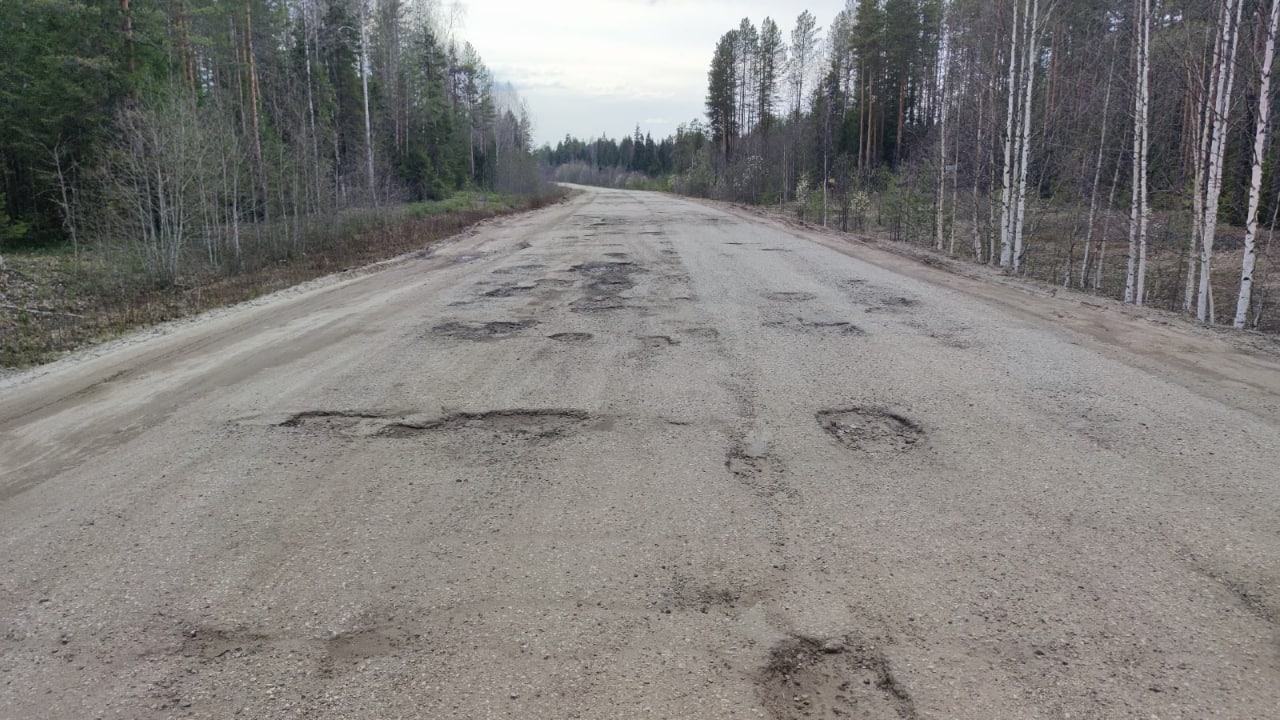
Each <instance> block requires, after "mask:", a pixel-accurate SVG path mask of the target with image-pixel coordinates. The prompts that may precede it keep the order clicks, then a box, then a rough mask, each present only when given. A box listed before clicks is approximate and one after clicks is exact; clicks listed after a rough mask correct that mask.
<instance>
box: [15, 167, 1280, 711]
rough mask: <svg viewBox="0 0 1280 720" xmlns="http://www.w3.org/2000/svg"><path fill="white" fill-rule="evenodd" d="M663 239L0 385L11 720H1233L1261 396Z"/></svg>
mask: <svg viewBox="0 0 1280 720" xmlns="http://www.w3.org/2000/svg"><path fill="white" fill-rule="evenodd" d="M1084 299H1085V298H1084V296H1071V297H1051V296H1049V294H1048V293H1045V292H1042V291H1038V290H1036V289H1035V288H1029V287H1024V286H1020V285H1015V284H1011V283H1009V282H1005V281H998V280H996V279H992V280H988V281H981V280H979V279H975V278H973V277H966V276H963V275H960V274H955V273H947V272H945V271H943V270H940V269H937V268H933V267H926V266H924V265H920V264H917V263H915V262H913V261H910V260H907V259H904V258H902V257H900V256H897V255H893V254H890V253H887V252H885V251H882V250H878V249H876V248H875V247H874V246H870V245H866V244H863V243H858V242H854V241H850V240H847V239H841V238H838V237H836V236H834V235H827V234H821V233H818V232H810V231H807V230H804V229H801V228H795V227H791V226H788V225H784V224H781V223H779V222H776V221H768V220H763V219H759V218H753V217H751V216H749V215H746V214H738V213H737V212H736V211H735V212H728V211H724V210H720V209H715V208H712V207H708V206H705V205H700V204H696V203H691V202H684V201H681V200H677V199H673V198H669V197H664V196H660V195H654V194H645V193H630V192H617V191H595V190H592V191H587V192H583V193H581V194H579V195H577V196H576V197H574V198H573V199H572V200H570V201H568V202H566V203H563V204H561V205H558V206H554V207H551V208H548V209H544V210H541V211H538V212H536V213H532V214H529V215H526V216H522V217H520V218H515V219H506V220H502V221H498V222H494V223H490V224H488V225H486V226H484V227H482V228H480V229H479V231H477V232H474V233H471V234H468V235H465V236H463V237H460V238H457V239H455V240H453V241H450V242H449V243H446V244H444V245H442V246H440V247H439V248H437V249H436V251H435V252H433V253H431V254H430V255H429V256H425V257H413V258H404V259H401V260H399V261H397V262H394V263H390V264H388V265H386V266H384V267H382V268H381V269H378V270H376V271H371V272H366V273H364V274H358V275H355V276H348V277H338V278H332V279H329V280H327V281H324V282H321V283H318V284H315V285H313V286H311V287H308V288H303V289H298V290H293V291H286V292H284V293H280V294H277V295H276V296H273V297H271V298H267V299H265V300H262V301H258V302H254V303H250V304H247V305H245V306H242V307H239V308H234V309H231V310H227V311H223V312H219V313H214V314H212V315H209V316H206V317H203V318H200V319H198V320H196V321H192V322H186V323H180V324H177V325H174V326H171V327H168V328H165V329H163V330H157V331H151V332H148V333H143V334H141V335H138V336H135V337H133V338H131V339H128V340H125V341H121V342H117V343H114V344H112V345H109V346H106V347H103V348H99V349H95V350H93V351H90V352H87V353H84V354H82V355H80V356H78V357H75V358H69V359H67V360H65V361H62V362H59V363H55V364H54V365H52V366H49V367H46V368H41V369H37V370H35V371H32V372H28V373H26V374H23V375H15V376H10V377H9V378H7V379H4V380H0V717H3V718H15V719H16V718H24V719H40V718H108V719H111V718H121V719H123V718H142V719H150V718H228V717H233V716H235V717H243V718H308V719H312V718H319V719H335V720H336V719H338V718H345V719H351V718H376V719H383V718H530V719H532V718H547V719H553V718H554V719H557V720H559V719H563V718H700V719H711V718H783V719H785V718H818V717H825V718H835V717H841V718H939V719H942V718H1067V717H1072V718H1129V717H1135V718H1136V717H1141V718H1203V717H1210V716H1212V717H1221V718H1266V717H1275V713H1276V709H1277V708H1280V627H1278V625H1277V623H1278V622H1280V564H1278V563H1277V558H1280V534H1277V526H1278V523H1277V521H1278V519H1280V482H1278V481H1277V480H1278V478H1280V475H1278V472H1280V471H1278V470H1277V464H1276V463H1277V457H1278V455H1277V448H1280V431H1278V429H1277V426H1278V418H1280V409H1278V408H1280V402H1278V400H1280V398H1278V397H1277V395H1278V394H1280V366H1278V365H1277V363H1276V360H1275V358H1274V357H1272V356H1269V355H1266V354H1265V353H1263V352H1261V351H1258V352H1254V351H1249V350H1246V349H1241V348H1239V347H1237V345H1236V344H1235V342H1236V341H1234V340H1232V336H1226V335H1219V334H1214V333H1211V332H1208V331H1202V330H1197V329H1195V328H1192V327H1181V326H1178V325H1176V324H1174V325H1170V324H1168V323H1164V324H1159V323H1157V322H1152V318H1151V317H1148V316H1143V315H1140V314H1134V313H1129V312H1128V311H1122V310H1121V308H1120V306H1118V305H1110V304H1107V303H1106V301H1099V300H1094V299H1090V300H1089V304H1085V303H1083V302H1082V300H1084Z"/></svg>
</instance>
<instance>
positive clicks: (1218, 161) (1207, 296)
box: [1196, 0, 1242, 324]
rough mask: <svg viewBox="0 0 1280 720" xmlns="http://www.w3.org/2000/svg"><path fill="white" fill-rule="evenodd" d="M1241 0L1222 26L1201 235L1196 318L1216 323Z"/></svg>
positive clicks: (1230, 2) (1234, 1) (1229, 4)
mask: <svg viewBox="0 0 1280 720" xmlns="http://www.w3.org/2000/svg"><path fill="white" fill-rule="evenodd" d="M1241 6H1242V3H1241V0H1226V5H1225V7H1224V8H1223V10H1224V14H1226V13H1230V14H1229V15H1227V17H1226V18H1225V22H1224V23H1223V26H1222V37H1221V39H1222V52H1221V53H1219V54H1218V56H1217V57H1215V58H1214V63H1215V66H1216V67H1215V70H1216V73H1215V74H1216V75H1217V77H1218V82H1217V89H1218V91H1219V92H1218V93H1217V97H1216V98H1215V102H1214V113H1213V123H1214V128H1213V146H1212V147H1211V148H1210V150H1209V176H1208V179H1207V183H1208V185H1207V187H1208V190H1207V192H1206V193H1205V204H1204V205H1205V208H1204V228H1203V230H1202V231H1201V235H1200V238H1201V240H1200V295H1199V297H1198V298H1197V302H1196V319H1198V320H1199V321H1200V322H1208V323H1210V324H1212V322H1213V320H1214V318H1213V310H1212V307H1211V306H1212V303H1213V300H1212V290H1211V288H1210V284H1211V282H1212V269H1213V240H1214V234H1215V233H1216V231H1217V224H1218V200H1219V198H1220V197H1221V195H1222V172H1223V157H1224V155H1225V153H1226V144H1227V124H1228V120H1229V118H1230V113H1231V87H1232V84H1233V82H1234V80H1235V57H1236V45H1237V41H1238V39H1239V37H1240V13H1241Z"/></svg>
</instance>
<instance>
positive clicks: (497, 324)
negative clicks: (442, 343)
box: [431, 320, 538, 342]
mask: <svg viewBox="0 0 1280 720" xmlns="http://www.w3.org/2000/svg"><path fill="white" fill-rule="evenodd" d="M537 324H538V321H537V320H497V321H494V322H487V323H470V322H447V323H444V324H443V325H436V326H435V327H433V328H431V332H432V333H433V334H435V335H441V336H444V337H451V338H456V339H458V340H472V341H477V342H481V341H485V340H500V339H502V338H506V337H510V336H512V335H515V334H516V333H519V332H520V331H522V330H527V329H529V328H531V327H533V326H535V325H537Z"/></svg>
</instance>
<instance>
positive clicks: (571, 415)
mask: <svg viewBox="0 0 1280 720" xmlns="http://www.w3.org/2000/svg"><path fill="white" fill-rule="evenodd" d="M589 418H590V415H589V414H588V413H586V412H583V411H581V410H528V409H514V410H491V411H489V412H482V413H454V414H452V415H447V416H445V417H443V418H440V419H439V420H432V421H429V422H422V423H419V422H411V421H407V420H406V421H400V422H393V423H389V424H388V425H386V427H384V428H382V429H381V430H379V431H378V432H377V434H376V435H377V437H384V438H409V437H417V436H420V435H428V434H434V433H467V434H473V435H481V436H485V437H486V440H487V441H488V442H492V443H496V444H505V443H507V442H511V441H513V440H551V439H554V438H557V437H560V436H562V435H565V434H566V433H568V432H569V431H570V430H573V429H576V428H578V427H580V426H581V425H582V424H583V423H585V422H586V421H587V420H588V419H589Z"/></svg>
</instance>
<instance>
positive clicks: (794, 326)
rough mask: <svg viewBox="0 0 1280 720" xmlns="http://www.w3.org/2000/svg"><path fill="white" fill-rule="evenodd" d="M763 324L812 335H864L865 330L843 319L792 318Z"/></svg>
mask: <svg viewBox="0 0 1280 720" xmlns="http://www.w3.org/2000/svg"><path fill="white" fill-rule="evenodd" d="M764 326H765V327H769V328H781V329H784V330H792V331H794V332H803V333H809V334H813V335H842V336H854V335H866V331H864V330H863V329H862V328H860V327H858V326H857V325H854V324H853V323H851V322H847V321H844V320H806V319H804V318H793V319H791V320H781V321H774V322H767V323H765V324H764Z"/></svg>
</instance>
